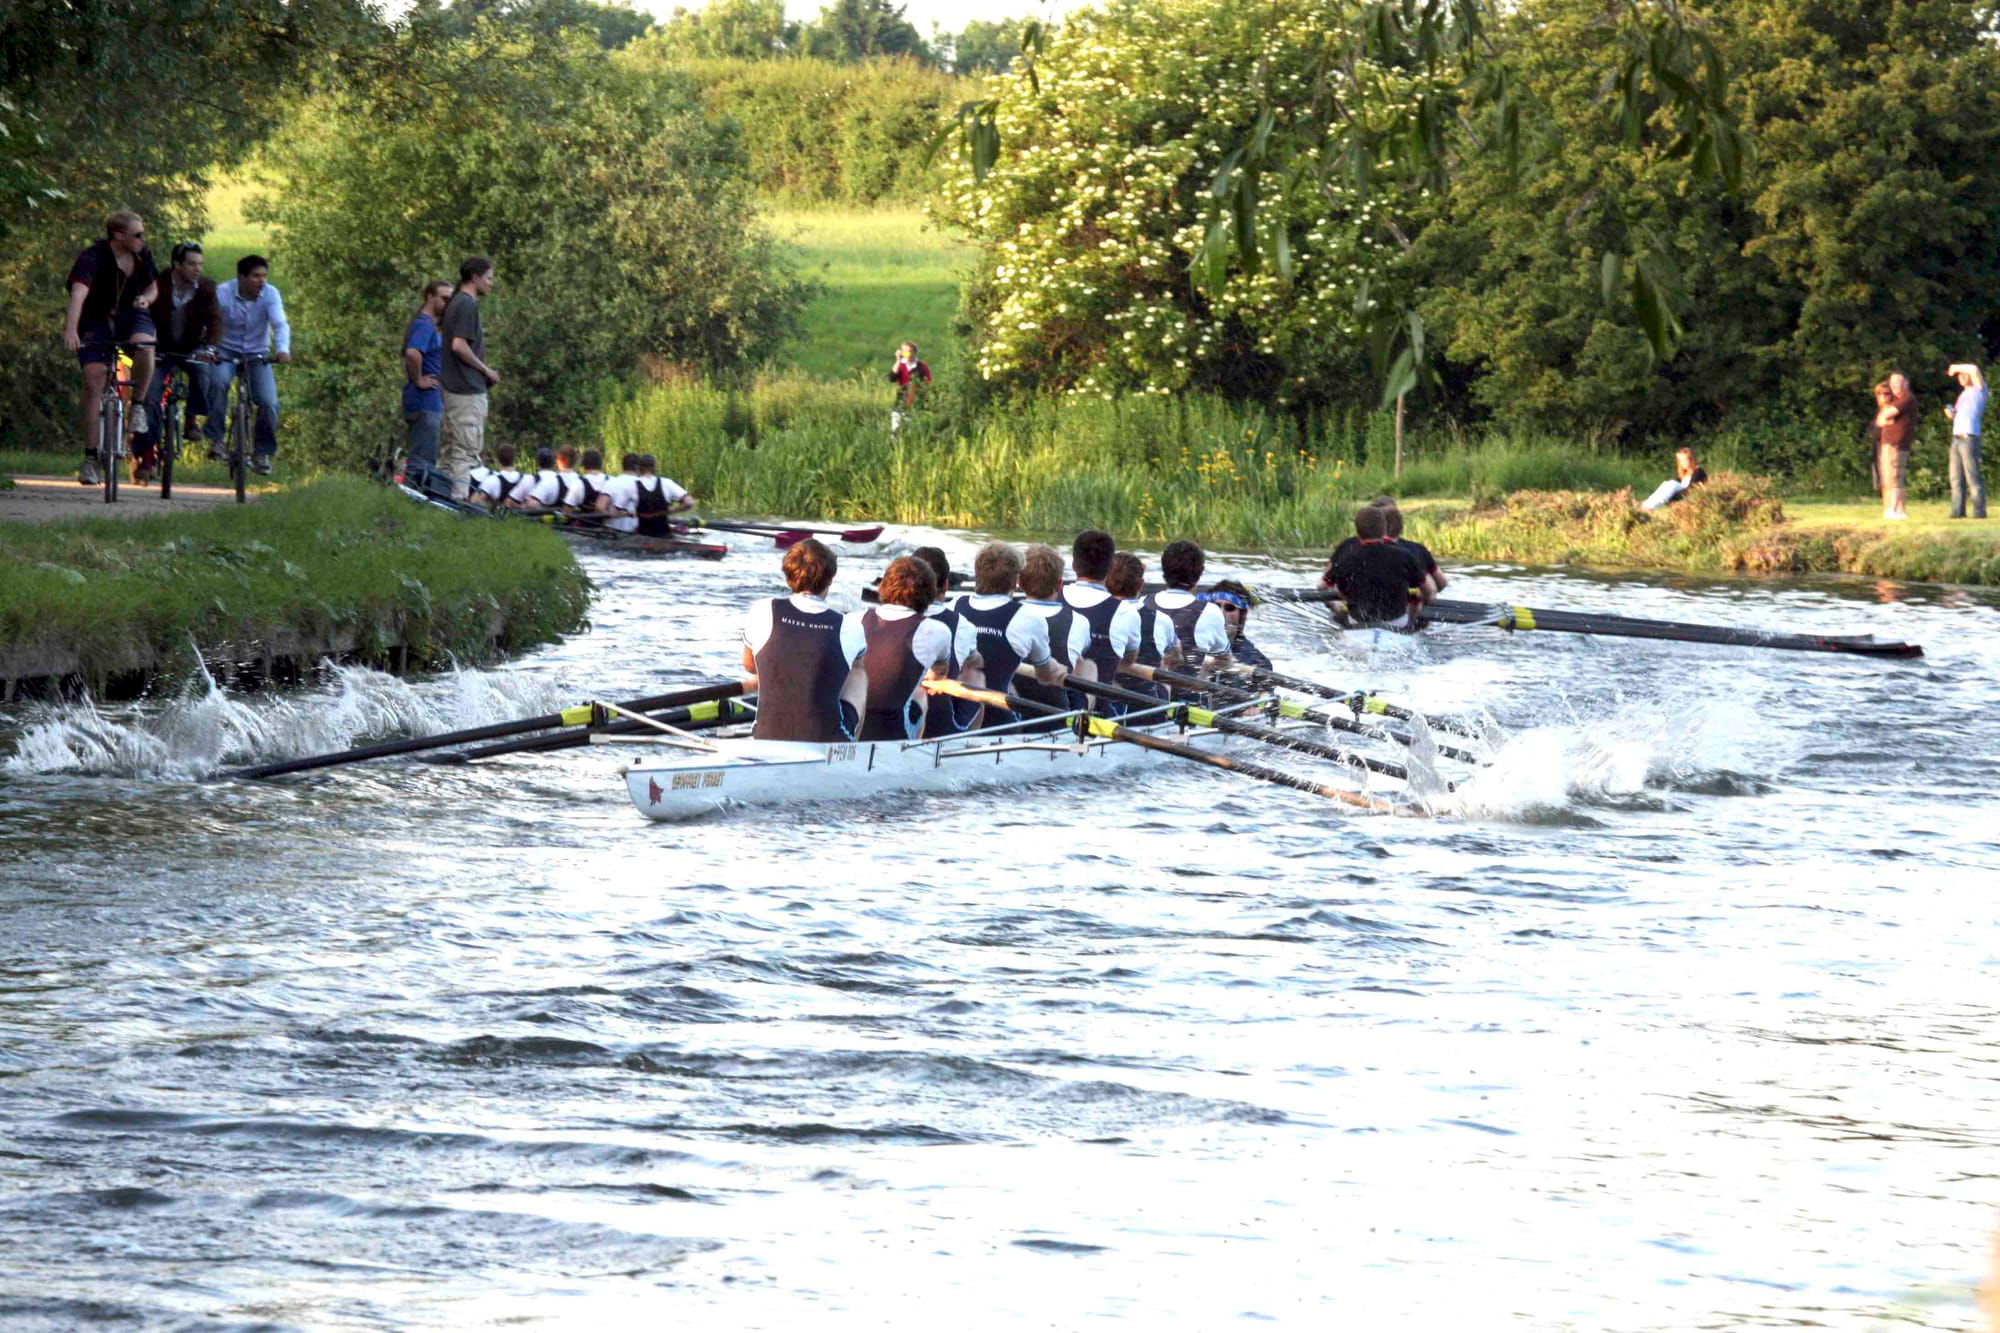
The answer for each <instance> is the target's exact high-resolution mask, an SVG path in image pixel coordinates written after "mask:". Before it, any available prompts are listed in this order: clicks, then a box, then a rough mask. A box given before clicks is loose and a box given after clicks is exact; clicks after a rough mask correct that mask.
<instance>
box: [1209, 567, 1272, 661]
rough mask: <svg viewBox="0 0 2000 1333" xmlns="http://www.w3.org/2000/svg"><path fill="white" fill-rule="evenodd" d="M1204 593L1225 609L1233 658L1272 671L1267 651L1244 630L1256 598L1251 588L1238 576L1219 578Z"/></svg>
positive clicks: (1225, 620) (1224, 624) (1224, 621)
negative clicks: (1252, 640) (1237, 579)
mask: <svg viewBox="0 0 2000 1333" xmlns="http://www.w3.org/2000/svg"><path fill="white" fill-rule="evenodd" d="M1201 596H1202V600H1203V601H1206V602H1210V603H1212V604H1214V605H1215V606H1217V607H1219V608H1221V610H1222V623H1223V626H1224V627H1225V628H1226V629H1227V630H1228V631H1229V656H1230V658H1231V659H1232V660H1234V661H1236V662H1240V663H1241V664H1243V665H1244V666H1253V667H1261V668H1262V669H1263V670H1265V671H1269V670H1270V669H1271V659H1270V658H1268V657H1266V656H1264V653H1263V651H1262V650H1261V649H1259V648H1258V647H1257V645H1256V644H1254V643H1252V642H1250V636H1249V635H1247V634H1245V633H1244V632H1243V627H1244V625H1245V624H1247V623H1248V622H1249V619H1250V608H1251V606H1252V605H1254V604H1255V602H1256V599H1255V598H1253V597H1252V596H1251V595H1250V590H1249V589H1248V588H1246V587H1244V586H1243V585H1242V584H1240V583H1238V582H1237V581H1236V580H1234V579H1217V580H1216V581H1215V582H1214V583H1212V584H1210V585H1209V586H1208V591H1206V592H1204V593H1202V595H1201Z"/></svg>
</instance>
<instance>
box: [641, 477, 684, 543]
mask: <svg viewBox="0 0 2000 1333" xmlns="http://www.w3.org/2000/svg"><path fill="white" fill-rule="evenodd" d="M638 480H639V487H638V489H639V499H638V502H637V503H636V504H634V505H633V506H632V512H633V513H635V514H637V515H638V516H639V529H638V530H639V532H640V534H641V535H643V536H647V537H671V536H673V535H674V525H673V524H672V523H670V522H669V521H668V520H667V515H668V513H669V512H671V509H670V507H669V505H668V504H667V487H666V483H665V482H663V481H661V480H660V479H659V478H658V477H640V478H639V479H638ZM648 481H651V482H652V483H653V484H652V485H651V486H650V487H649V486H647V485H646V483H647V482H648Z"/></svg>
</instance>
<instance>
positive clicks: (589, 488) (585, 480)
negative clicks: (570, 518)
mask: <svg viewBox="0 0 2000 1333" xmlns="http://www.w3.org/2000/svg"><path fill="white" fill-rule="evenodd" d="M576 484H577V486H578V487H579V488H580V489H581V490H582V491H583V495H582V497H581V498H580V499H578V500H577V502H576V504H575V505H574V506H572V508H575V509H577V510H579V511H581V512H583V513H589V512H590V511H591V510H593V509H595V508H597V497H598V496H600V495H602V494H604V488H603V487H602V486H593V485H591V484H590V478H589V477H588V476H586V475H585V474H584V473H581V472H579V473H577V474H576Z"/></svg>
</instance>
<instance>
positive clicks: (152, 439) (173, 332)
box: [132, 241, 222, 482]
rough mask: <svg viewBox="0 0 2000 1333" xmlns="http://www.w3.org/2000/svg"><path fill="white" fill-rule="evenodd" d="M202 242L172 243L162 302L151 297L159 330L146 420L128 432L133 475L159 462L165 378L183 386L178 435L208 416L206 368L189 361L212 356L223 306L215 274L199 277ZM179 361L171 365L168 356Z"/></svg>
mask: <svg viewBox="0 0 2000 1333" xmlns="http://www.w3.org/2000/svg"><path fill="white" fill-rule="evenodd" d="M201 265H202V257H201V247H200V246H199V245H197V244H195V243H194V242H193V241H182V242H181V243H180V244H179V245H177V246H175V247H174V254H173V266H172V267H171V268H169V269H168V270H167V273H166V279H165V290H163V291H162V292H161V293H160V295H162V296H164V297H166V298H167V299H166V300H164V301H161V300H157V299H156V300H155V301H154V302H153V315H154V319H153V324H154V327H155V328H156V329H157V330H158V334H159V351H158V353H157V360H156V361H155V364H154V368H153V379H152V383H150V384H149V385H147V387H146V397H145V399H144V401H145V404H146V412H145V417H146V420H145V421H144V423H142V424H141V426H140V428H139V431H138V433H137V434H135V435H134V436H133V437H132V446H133V447H132V480H133V481H135V482H147V481H151V480H152V479H153V469H154V468H155V467H157V466H158V465H159V445H160V428H161V426H162V425H163V424H165V423H164V420H163V419H162V417H161V416H160V400H161V399H162V398H164V397H165V396H166V392H167V379H168V377H169V376H172V375H178V376H180V377H181V383H182V385H183V386H184V387H183V388H182V389H181V403H182V404H183V407H184V411H185V416H184V417H183V418H182V422H183V426H184V429H183V430H182V432H181V433H182V437H183V438H185V439H190V440H191V439H193V438H194V433H195V430H194V419H195V418H196V417H205V416H207V415H208V379H209V375H208V367H207V366H205V365H202V364H199V363H198V362H196V361H194V360H193V358H195V357H201V358H203V359H204V360H209V361H212V360H214V358H215V349H216V348H217V347H218V346H220V345H221V343H222V307H221V305H220V304H218V303H217V301H216V297H215V279H213V278H208V277H204V276H202V271H201ZM170 357H171V358H174V359H176V360H178V361H179V362H180V364H178V365H175V364H171V363H170V362H169V360H168V358H170Z"/></svg>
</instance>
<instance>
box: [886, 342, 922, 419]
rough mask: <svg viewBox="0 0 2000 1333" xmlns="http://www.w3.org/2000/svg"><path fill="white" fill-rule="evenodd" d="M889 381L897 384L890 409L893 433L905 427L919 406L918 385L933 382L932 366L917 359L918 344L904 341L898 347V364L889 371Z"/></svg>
mask: <svg viewBox="0 0 2000 1333" xmlns="http://www.w3.org/2000/svg"><path fill="white" fill-rule="evenodd" d="M889 382H890V383H891V384H894V385H895V386H896V402H895V406H893V407H891V408H890V409H889V430H890V433H891V434H893V433H895V432H896V431H899V430H901V429H902V428H903V423H904V422H905V421H907V420H908V419H909V415H910V413H911V412H913V411H915V410H916V406H917V386H918V385H919V384H923V385H928V384H930V382H931V368H930V367H929V366H927V365H925V364H924V363H923V362H922V361H920V360H918V359H917V345H916V344H915V343H903V344H902V345H900V346H899V347H897V348H896V364H895V365H894V366H893V367H892V368H891V369H890V371H889Z"/></svg>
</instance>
